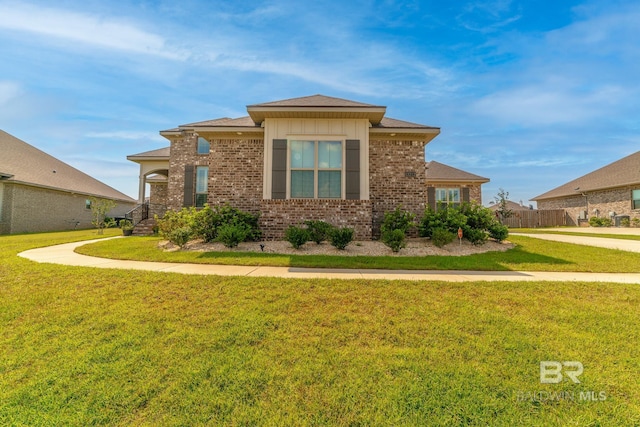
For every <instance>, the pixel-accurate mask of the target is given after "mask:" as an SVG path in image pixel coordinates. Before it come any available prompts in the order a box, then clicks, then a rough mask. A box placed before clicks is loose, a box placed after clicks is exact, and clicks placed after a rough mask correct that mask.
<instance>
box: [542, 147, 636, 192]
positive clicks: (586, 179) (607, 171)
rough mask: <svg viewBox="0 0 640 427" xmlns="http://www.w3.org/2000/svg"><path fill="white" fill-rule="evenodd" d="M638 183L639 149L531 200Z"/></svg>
mask: <svg viewBox="0 0 640 427" xmlns="http://www.w3.org/2000/svg"><path fill="white" fill-rule="evenodd" d="M628 185H640V151H638V152H636V153H633V154H631V155H629V156H627V157H624V158H622V159H620V160H618V161H615V162H613V163H611V164H608V165H606V166H604V167H601V168H600V169H597V170H595V171H593V172H590V173H588V174H586V175H583V176H581V177H580V178H577V179H574V180H573V181H569V182H567V183H566V184H563V185H561V186H559V187H556V188H554V189H553V190H550V191H547V192H546V193H543V194H541V195H539V196H536V197H534V198H533V199H531V200H545V199H555V198H558V197H567V196H576V195H579V194H580V193H584V192H587V191H596V190H605V189H608V188H615V187H624V186H628Z"/></svg>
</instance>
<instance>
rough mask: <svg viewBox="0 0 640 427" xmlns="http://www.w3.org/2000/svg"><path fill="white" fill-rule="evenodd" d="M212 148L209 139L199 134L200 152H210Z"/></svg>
mask: <svg viewBox="0 0 640 427" xmlns="http://www.w3.org/2000/svg"><path fill="white" fill-rule="evenodd" d="M210 148H211V144H209V141H207V140H206V139H204V138H203V137H201V136H199V137H198V154H209V149H210Z"/></svg>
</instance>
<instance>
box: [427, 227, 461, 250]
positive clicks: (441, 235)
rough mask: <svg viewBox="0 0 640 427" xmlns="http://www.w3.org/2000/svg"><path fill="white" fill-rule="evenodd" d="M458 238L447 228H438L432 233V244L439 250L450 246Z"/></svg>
mask: <svg viewBox="0 0 640 427" xmlns="http://www.w3.org/2000/svg"><path fill="white" fill-rule="evenodd" d="M455 238H456V235H455V234H453V233H452V232H450V231H449V230H447V229H446V228H441V227H439V228H436V229H434V230H433V232H432V233H431V242H432V243H433V244H434V245H436V246H437V247H439V248H442V247H444V246H445V245H448V244H449V243H451V242H453V240H454V239H455Z"/></svg>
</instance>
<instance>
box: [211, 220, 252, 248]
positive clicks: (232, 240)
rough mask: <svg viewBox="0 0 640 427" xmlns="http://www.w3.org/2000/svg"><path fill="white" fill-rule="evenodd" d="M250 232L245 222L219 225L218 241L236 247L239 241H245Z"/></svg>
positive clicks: (228, 246)
mask: <svg viewBox="0 0 640 427" xmlns="http://www.w3.org/2000/svg"><path fill="white" fill-rule="evenodd" d="M249 232H250V230H249V227H248V226H247V225H245V224H224V225H221V226H220V227H218V236H217V237H216V241H218V242H221V243H222V244H223V245H225V246H226V247H227V248H235V247H236V246H238V243H240V242H244V241H245V239H246V238H247V236H248V235H249Z"/></svg>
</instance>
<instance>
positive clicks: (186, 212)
mask: <svg viewBox="0 0 640 427" xmlns="http://www.w3.org/2000/svg"><path fill="white" fill-rule="evenodd" d="M195 213H196V210H195V208H190V209H187V208H182V209H181V210H179V211H167V212H165V214H164V217H163V218H162V219H159V218H158V216H157V215H156V216H155V219H156V221H157V225H158V231H159V232H160V234H161V235H162V236H163V237H164V238H165V239H167V240H169V241H171V239H170V238H169V235H171V234H172V233H173V232H174V231H176V230H178V229H180V228H185V227H186V228H189V229H190V230H191V235H192V234H193V228H194V220H193V218H194V215H195Z"/></svg>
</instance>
